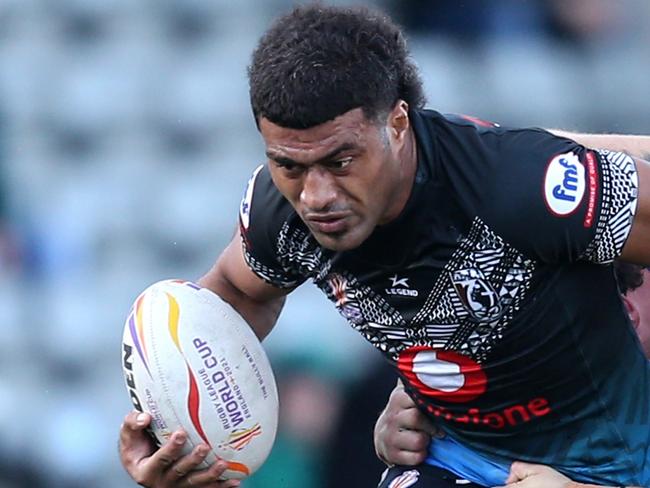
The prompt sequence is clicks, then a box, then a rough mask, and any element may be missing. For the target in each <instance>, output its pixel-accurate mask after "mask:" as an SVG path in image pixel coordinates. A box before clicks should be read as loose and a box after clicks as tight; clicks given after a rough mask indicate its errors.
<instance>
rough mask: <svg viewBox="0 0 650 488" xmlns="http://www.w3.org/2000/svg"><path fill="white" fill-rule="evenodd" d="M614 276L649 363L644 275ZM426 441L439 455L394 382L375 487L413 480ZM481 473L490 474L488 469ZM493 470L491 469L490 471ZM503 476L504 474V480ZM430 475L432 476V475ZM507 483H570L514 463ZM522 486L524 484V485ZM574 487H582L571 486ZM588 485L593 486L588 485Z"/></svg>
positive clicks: (378, 430)
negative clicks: (386, 467) (407, 478)
mask: <svg viewBox="0 0 650 488" xmlns="http://www.w3.org/2000/svg"><path fill="white" fill-rule="evenodd" d="M615 270H616V277H617V281H618V284H619V288H620V291H621V293H622V296H623V302H624V304H625V306H626V308H627V311H628V314H629V316H630V321H631V325H632V326H633V327H634V330H635V331H636V334H637V336H638V338H639V347H641V349H642V350H643V353H644V354H645V356H646V358H650V344H648V337H650V271H648V270H643V269H642V268H641V267H640V266H635V265H630V264H627V263H621V262H618V263H616V265H615ZM430 442H438V443H439V445H438V446H436V447H435V449H436V450H439V451H444V450H445V447H446V445H447V444H446V440H444V432H442V431H439V430H437V429H436V427H435V426H434V424H433V423H432V422H431V421H430V420H429V419H427V417H426V416H425V415H424V414H423V413H421V412H420V411H419V410H418V408H417V406H416V405H415V403H414V402H413V400H411V398H410V397H409V396H408V395H407V394H406V393H405V391H404V387H403V386H402V385H401V384H399V383H398V385H397V386H396V387H395V389H394V390H393V392H392V393H391V395H390V397H389V401H388V403H387V405H386V408H385V409H384V410H383V412H382V413H381V415H380V416H379V418H378V419H377V423H376V424H375V431H374V443H375V450H376V452H377V456H378V457H379V458H380V459H381V460H382V461H384V462H385V463H386V464H388V465H389V466H392V467H391V468H390V469H389V470H387V471H386V472H385V474H384V475H383V477H382V483H381V484H380V488H384V487H386V486H389V485H390V483H392V482H394V480H395V479H396V478H399V477H400V476H404V473H408V472H409V471H411V474H410V475H408V476H410V477H411V478H413V477H414V474H413V472H412V468H411V467H410V466H414V465H417V464H420V463H423V462H424V461H425V460H426V458H427V453H428V447H429V443H430ZM450 450H451V453H449V454H450V455H452V456H453V455H462V456H463V457H465V459H466V461H465V462H467V463H468V464H470V463H471V464H473V465H474V467H475V468H476V469H480V465H481V464H482V463H484V462H485V461H484V460H483V459H481V458H480V457H477V456H475V454H474V453H472V452H471V451H466V450H463V451H459V449H458V447H457V446H455V445H453V444H452V445H451V446H450ZM422 469H423V472H422V473H421V475H422V476H421V477H422V479H419V478H420V474H418V481H419V483H420V484H417V483H414V484H413V485H412V486H414V488H417V487H418V486H424V487H426V486H427V484H426V478H425V477H426V476H427V475H429V473H428V470H429V469H430V468H428V467H427V466H426V465H424V466H423V467H422ZM487 469H490V467H489V466H488V468H487ZM492 469H494V467H492ZM505 475H506V473H505V471H504V476H505ZM434 476H435V475H434ZM508 481H509V483H516V482H519V484H517V485H515V486H517V487H519V488H536V487H540V488H565V487H566V486H567V483H568V482H569V481H571V480H570V479H569V478H567V477H566V476H563V475H561V474H560V473H558V472H557V471H555V470H553V469H551V468H549V467H547V466H539V465H531V464H527V463H521V462H516V463H513V465H512V466H511V467H510V473H509V476H508ZM524 481H525V483H524ZM571 486H572V487H574V488H578V487H580V486H589V485H583V484H581V483H573V485H571ZM592 486H593V485H592Z"/></svg>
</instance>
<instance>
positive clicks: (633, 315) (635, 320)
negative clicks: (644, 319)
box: [623, 296, 641, 329]
mask: <svg viewBox="0 0 650 488" xmlns="http://www.w3.org/2000/svg"><path fill="white" fill-rule="evenodd" d="M623 303H624V304H625V309H626V310H627V313H628V314H629V315H630V320H632V325H634V328H635V329H636V328H638V327H639V324H640V323H641V315H640V314H639V309H638V308H637V306H636V304H635V303H634V300H630V299H629V298H628V297H626V296H624V297H623Z"/></svg>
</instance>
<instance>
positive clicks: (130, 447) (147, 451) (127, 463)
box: [120, 412, 154, 472]
mask: <svg viewBox="0 0 650 488" xmlns="http://www.w3.org/2000/svg"><path fill="white" fill-rule="evenodd" d="M150 422H151V416H150V415H148V414H145V413H140V412H131V413H129V414H128V415H127V416H126V417H125V418H124V422H123V423H122V426H121V427H120V459H121V460H122V464H124V467H125V468H126V469H127V471H129V472H131V471H132V470H133V467H134V466H135V465H137V464H138V463H140V461H142V459H144V458H146V457H148V456H150V455H151V453H152V452H153V451H154V446H153V444H152V442H151V440H150V438H149V436H148V435H147V434H146V433H145V432H144V429H145V428H146V427H147V426H148V425H149V423H150Z"/></svg>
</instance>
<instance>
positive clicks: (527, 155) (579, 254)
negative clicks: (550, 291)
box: [487, 130, 639, 264]
mask: <svg viewBox="0 0 650 488" xmlns="http://www.w3.org/2000/svg"><path fill="white" fill-rule="evenodd" d="M501 156H502V159H501V160H499V161H497V162H493V163H491V165H490V166H491V169H492V174H491V176H490V177H489V183H488V187H489V190H488V192H487V194H488V195H489V198H490V201H492V202H495V204H494V205H491V206H490V208H491V209H492V211H491V212H492V213H491V215H489V216H488V217H487V218H488V219H489V221H491V222H495V223H496V227H497V228H498V229H499V231H500V233H501V235H502V236H503V237H504V238H506V239H507V240H509V241H510V242H511V243H512V244H513V245H514V246H515V247H517V248H519V249H520V250H521V251H522V252H525V253H527V254H529V255H532V256H533V257H535V258H537V259H539V260H541V261H543V262H549V263H560V262H567V261H577V260H585V261H590V262H593V263H599V264H607V263H610V262H612V261H613V260H614V259H616V258H617V257H618V256H620V254H621V252H622V250H623V246H624V245H625V242H626V240H627V237H628V235H629V233H630V230H631V227H632V221H633V219H634V214H635V211H636V207H637V200H638V185H639V182H638V175H637V170H636V166H635V163H634V160H633V159H632V158H631V157H630V156H628V155H626V154H624V153H619V152H610V151H605V150H591V149H587V148H585V147H583V146H580V145H578V144H577V143H575V142H574V141H571V140H569V139H564V138H559V137H555V136H554V135H552V134H550V133H548V132H546V131H542V130H527V131H519V132H517V133H516V134H513V135H512V136H511V137H509V138H508V139H507V141H504V143H503V151H502V152H501Z"/></svg>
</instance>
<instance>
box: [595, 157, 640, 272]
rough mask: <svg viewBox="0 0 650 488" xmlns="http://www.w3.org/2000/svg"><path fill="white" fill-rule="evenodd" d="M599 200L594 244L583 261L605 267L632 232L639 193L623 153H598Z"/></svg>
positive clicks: (632, 168) (632, 169)
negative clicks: (600, 189)
mask: <svg viewBox="0 0 650 488" xmlns="http://www.w3.org/2000/svg"><path fill="white" fill-rule="evenodd" d="M597 152H598V154H599V156H600V161H601V164H600V171H601V178H600V182H601V185H602V191H601V194H602V200H601V203H600V218H599V219H598V223H597V224H596V233H595V236H594V240H593V241H592V242H591V244H590V245H589V247H587V250H586V251H585V253H584V255H583V258H584V259H587V260H588V261H592V262H594V263H608V262H611V261H613V260H614V259H615V258H617V257H618V256H619V255H620V254H621V251H622V250H623V245H624V244H625V241H626V240H627V237H628V235H629V234H630V230H631V228H632V221H633V219H634V214H635V212H636V206H637V199H638V193H639V176H638V174H637V171H636V165H635V163H634V159H632V158H631V157H630V156H628V155H627V154H625V153H621V152H612V151H607V150H605V149H599V150H598V151H597Z"/></svg>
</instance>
